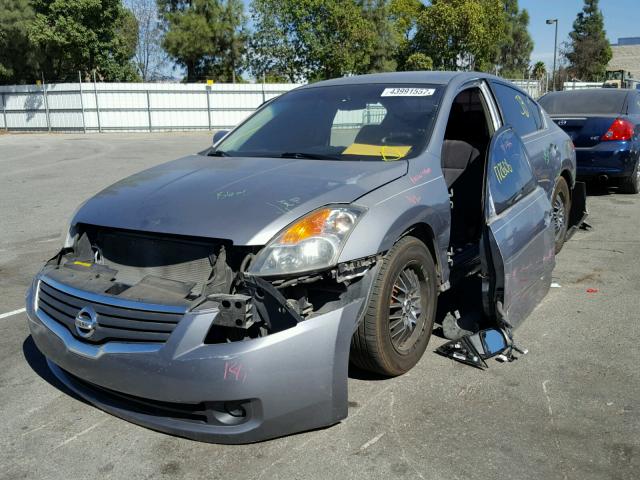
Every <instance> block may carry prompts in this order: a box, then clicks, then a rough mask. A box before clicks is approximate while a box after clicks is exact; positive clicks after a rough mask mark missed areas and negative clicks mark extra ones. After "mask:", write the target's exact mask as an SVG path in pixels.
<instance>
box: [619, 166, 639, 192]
mask: <svg viewBox="0 0 640 480" xmlns="http://www.w3.org/2000/svg"><path fill="white" fill-rule="evenodd" d="M620 191H621V192H622V193H632V194H633V193H638V192H640V159H638V160H636V166H635V168H634V169H633V173H632V174H631V176H629V177H627V178H625V179H624V180H623V181H622V183H621V184H620Z"/></svg>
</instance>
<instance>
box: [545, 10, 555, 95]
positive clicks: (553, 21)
mask: <svg viewBox="0 0 640 480" xmlns="http://www.w3.org/2000/svg"><path fill="white" fill-rule="evenodd" d="M554 23H555V24H556V37H555V40H554V42H553V77H552V81H551V88H552V89H553V91H555V90H556V58H557V51H558V19H557V18H551V19H549V20H547V25H552V24H554Z"/></svg>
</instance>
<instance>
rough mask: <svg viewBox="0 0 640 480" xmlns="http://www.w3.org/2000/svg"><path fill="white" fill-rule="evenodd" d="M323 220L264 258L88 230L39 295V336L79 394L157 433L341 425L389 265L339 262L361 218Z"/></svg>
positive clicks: (234, 438)
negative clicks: (364, 319)
mask: <svg viewBox="0 0 640 480" xmlns="http://www.w3.org/2000/svg"><path fill="white" fill-rule="evenodd" d="M326 210H327V209H324V210H321V211H322V212H324V213H321V214H320V215H319V216H318V212H312V214H311V215H309V216H307V217H305V219H306V223H304V224H302V226H301V225H300V222H298V223H296V224H295V225H293V226H290V227H288V229H286V230H285V231H283V232H282V233H281V234H280V235H279V236H277V237H276V238H275V239H274V241H272V242H271V243H272V244H273V245H271V244H269V245H266V246H264V247H260V246H238V245H234V244H233V242H231V241H229V240H224V239H210V238H201V237H186V236H180V235H172V234H158V233H149V232H144V231H132V230H126V229H118V228H111V227H101V226H96V225H89V224H77V225H75V226H74V227H73V232H72V236H70V238H69V240H68V241H67V242H66V244H65V248H63V249H62V250H61V251H60V252H59V253H58V254H57V255H56V256H55V257H54V258H52V259H51V260H50V261H49V262H47V264H46V265H45V267H44V268H43V269H42V271H41V272H40V273H39V274H38V275H37V277H36V279H35V280H34V282H33V285H32V288H31V289H30V291H29V293H28V298H27V311H28V314H29V326H30V329H31V332H32V335H33V338H34V340H35V342H36V344H37V346H38V347H39V349H40V350H41V351H42V352H43V353H44V355H45V356H46V357H47V359H48V362H49V365H50V367H51V369H52V371H53V372H54V374H55V375H56V376H57V377H58V378H59V379H60V380H61V381H62V382H63V383H65V384H66V385H67V386H68V387H69V388H71V389H72V390H73V391H75V392H76V393H78V394H79V395H80V396H82V397H83V398H85V399H87V400H89V401H90V402H92V403H93V404H94V405H96V406H98V407H99V408H102V409H103V410H106V411H109V412H111V413H113V414H115V415H118V416H120V417H123V418H125V419H128V420H130V421H132V422H135V423H138V424H141V425H144V426H147V427H150V428H153V429H156V430H160V431H164V432H168V433H172V434H177V435H181V436H185V437H188V438H193V439H196V440H202V441H212V442H221V443H246V442H253V441H259V440H264V439H267V438H273V437H277V436H280V435H285V434H289V433H293V432H297V431H304V430H309V429H313V428H318V427H322V426H326V425H331V424H333V423H336V422H338V421H339V420H341V419H343V418H345V417H346V415H347V371H348V358H349V348H350V340H351V336H352V334H353V332H354V330H355V329H356V327H357V324H358V319H359V318H360V316H361V313H362V311H363V308H364V306H365V305H366V302H367V297H368V295H369V290H370V286H371V283H372V280H373V278H374V277H375V275H376V272H377V266H378V258H377V257H369V258H362V259H358V260H355V261H352V262H346V263H337V262H336V261H337V256H338V254H339V248H340V245H341V244H342V243H343V242H344V241H345V240H346V236H343V238H338V237H339V234H340V231H341V229H342V230H343V231H344V232H346V234H347V235H348V231H347V230H348V229H349V228H351V227H352V226H353V225H351V226H350V225H347V224H346V223H345V222H349V221H356V220H357V219H356V218H355V217H353V218H346V219H345V218H342V217H340V216H337V217H336V215H334V216H333V217H331V216H330V215H331V212H329V213H327V212H326ZM333 210H334V211H335V210H336V209H333ZM339 210H340V211H341V212H345V211H346V212H356V214H357V213H359V210H357V209H355V210H353V209H344V208H342V209H339ZM313 215H316V216H315V217H313ZM309 219H310V220H309ZM323 222H324V223H323ZM331 222H333V223H331ZM320 223H322V225H324V226H322V227H319V225H320ZM326 225H330V227H326ZM293 227H296V228H297V229H294V231H292V230H291V229H292V228H293ZM347 227H348V228H347ZM319 228H320V230H322V229H323V228H324V229H325V230H326V229H327V228H330V229H334V230H335V231H333V230H332V231H331V232H330V233H331V235H333V237H335V238H337V240H338V241H339V243H338V244H335V245H334V246H333V248H334V250H330V248H329V247H328V246H327V245H325V243H326V242H325V240H326V239H327V238H329V237H331V235H325V233H326V232H324V231H320V230H318V229H319ZM305 229H306V230H305ZM296 235H297V237H295V236H296ZM294 237H295V238H294ZM333 237H331V238H329V240H331V241H333V240H334V238H333ZM319 238H320V239H321V240H317V239H319ZM323 238H324V239H325V240H322V239H323ZM304 242H307V243H306V244H305V243H304ZM314 242H315V243H314ZM301 245H302V246H301ZM323 248H324V249H329V250H327V252H328V253H326V255H324V257H323V258H322V259H321V260H313V258H312V257H313V255H314V254H315V253H318V252H322V251H324V250H323ZM293 249H297V250H296V253H295V255H296V256H294V257H295V258H294V257H292V256H291V255H290V253H291V252H292V251H293ZM301 252H302V253H301ZM287 255H289V256H287ZM305 255H306V257H307V259H306V260H304V258H303V257H305ZM316 256H318V255H316ZM319 256H320V257H322V254H319ZM300 258H302V259H303V261H302V264H298V265H297V266H296V262H295V261H293V260H296V259H298V260H299V259H300ZM309 259H311V260H309ZM298 260H296V261H298ZM305 261H306V262H307V263H309V262H310V263H309V264H308V265H306V264H304V262H305ZM292 262H293V263H292ZM314 262H315V263H314ZM301 270H305V271H304V272H303V271H301ZM283 273H285V274H283Z"/></svg>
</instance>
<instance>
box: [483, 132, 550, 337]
mask: <svg viewBox="0 0 640 480" xmlns="http://www.w3.org/2000/svg"><path fill="white" fill-rule="evenodd" d="M485 179H486V181H485V199H486V201H485V218H486V229H485V232H484V235H483V241H482V254H483V255H482V256H483V259H482V260H483V262H482V265H483V274H484V275H483V278H484V285H483V295H484V305H485V310H486V311H487V314H489V315H495V316H497V317H502V318H503V319H504V320H506V321H507V322H508V323H509V324H510V325H511V326H513V327H516V326H518V325H519V324H520V323H521V322H522V321H523V320H524V319H525V318H526V317H527V316H528V315H529V313H531V311H532V310H533V308H534V307H535V306H536V305H537V304H538V303H539V302H540V300H542V298H543V297H544V296H545V295H546V293H547V291H548V289H549V286H550V284H551V272H552V270H553V268H554V266H555V254H554V251H555V250H554V249H555V242H554V229H553V225H552V222H551V205H550V203H549V199H548V197H547V195H546V193H545V191H544V189H543V188H542V187H540V185H539V184H538V183H537V181H536V179H535V176H534V174H533V171H532V168H531V165H530V162H529V159H528V155H527V151H526V149H525V147H524V145H523V143H522V140H521V139H520V137H519V136H518V135H517V134H516V133H515V132H514V130H513V129H512V128H511V127H510V126H506V127H503V128H501V129H500V130H499V131H498V132H496V134H495V135H494V137H493V140H492V141H491V146H490V149H489V154H488V161H487V172H486V175H485Z"/></svg>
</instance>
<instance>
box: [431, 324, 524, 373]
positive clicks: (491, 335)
mask: <svg viewBox="0 0 640 480" xmlns="http://www.w3.org/2000/svg"><path fill="white" fill-rule="evenodd" d="M512 347H513V342H512V340H511V338H510V336H509V335H508V334H507V332H505V331H504V330H502V329H497V328H489V329H487V330H481V331H479V332H477V333H474V334H471V335H465V336H464V337H462V338H460V339H458V340H453V341H451V342H448V343H445V344H444V345H442V346H440V347H438V348H437V349H436V352H438V353H439V354H440V355H444V356H445V357H449V358H452V359H454V360H458V361H459V362H462V363H466V364H467V365H472V366H474V367H478V368H480V369H484V368H487V364H486V362H485V360H487V359H489V358H492V357H495V356H498V355H503V354H504V353H505V352H506V351H507V350H508V349H509V348H512Z"/></svg>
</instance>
